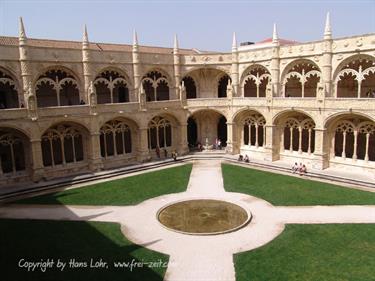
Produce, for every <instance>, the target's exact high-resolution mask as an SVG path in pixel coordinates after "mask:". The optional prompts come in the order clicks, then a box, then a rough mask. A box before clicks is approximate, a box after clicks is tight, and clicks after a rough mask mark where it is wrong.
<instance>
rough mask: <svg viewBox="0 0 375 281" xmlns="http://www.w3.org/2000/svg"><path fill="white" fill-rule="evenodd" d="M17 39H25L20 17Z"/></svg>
mask: <svg viewBox="0 0 375 281" xmlns="http://www.w3.org/2000/svg"><path fill="white" fill-rule="evenodd" d="M19 38H22V39H26V38H27V37H26V32H25V27H24V25H23V20H22V17H20V25H19Z"/></svg>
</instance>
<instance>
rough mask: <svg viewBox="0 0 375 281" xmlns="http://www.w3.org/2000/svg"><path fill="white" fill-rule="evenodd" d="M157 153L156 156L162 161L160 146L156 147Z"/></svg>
mask: <svg viewBox="0 0 375 281" xmlns="http://www.w3.org/2000/svg"><path fill="white" fill-rule="evenodd" d="M155 152H156V156H157V157H158V158H159V159H160V148H159V146H157V147H156V149H155Z"/></svg>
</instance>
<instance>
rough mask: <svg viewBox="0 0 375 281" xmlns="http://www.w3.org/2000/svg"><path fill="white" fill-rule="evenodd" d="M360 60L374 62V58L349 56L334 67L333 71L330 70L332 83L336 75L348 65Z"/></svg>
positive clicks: (364, 55)
mask: <svg viewBox="0 0 375 281" xmlns="http://www.w3.org/2000/svg"><path fill="white" fill-rule="evenodd" d="M362 59H365V60H366V59H367V60H373V61H375V57H374V56H371V55H367V54H355V55H350V56H348V57H346V58H345V59H343V60H342V61H341V62H340V63H339V64H338V65H337V66H336V67H335V69H333V70H332V81H335V79H336V77H337V75H338V73H339V72H340V71H341V70H342V69H344V68H345V66H346V65H348V63H350V62H352V61H355V60H362Z"/></svg>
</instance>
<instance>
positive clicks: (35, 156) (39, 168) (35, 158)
mask: <svg viewBox="0 0 375 281" xmlns="http://www.w3.org/2000/svg"><path fill="white" fill-rule="evenodd" d="M30 147H31V163H32V165H31V169H32V174H31V178H32V180H33V181H34V182H38V181H40V180H41V179H42V178H43V177H44V165H43V154H42V143H41V140H40V139H32V140H30Z"/></svg>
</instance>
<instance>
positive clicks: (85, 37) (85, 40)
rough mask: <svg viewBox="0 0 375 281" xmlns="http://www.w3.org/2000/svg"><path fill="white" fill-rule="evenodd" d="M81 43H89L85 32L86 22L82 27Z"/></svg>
mask: <svg viewBox="0 0 375 281" xmlns="http://www.w3.org/2000/svg"><path fill="white" fill-rule="evenodd" d="M82 41H83V43H89V36H88V34H87V26H86V24H85V25H84V27H83V37H82Z"/></svg>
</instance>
